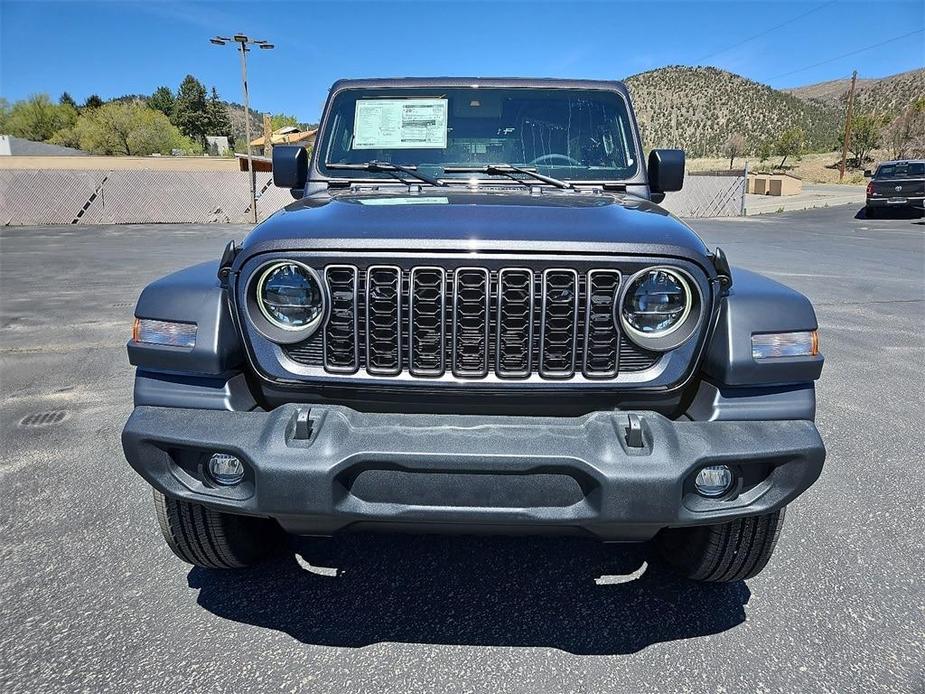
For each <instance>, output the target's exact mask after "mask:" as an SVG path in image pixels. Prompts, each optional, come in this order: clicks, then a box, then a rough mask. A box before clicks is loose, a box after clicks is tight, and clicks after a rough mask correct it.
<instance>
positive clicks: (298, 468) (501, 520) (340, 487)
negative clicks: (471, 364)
mask: <svg viewBox="0 0 925 694" xmlns="http://www.w3.org/2000/svg"><path fill="white" fill-rule="evenodd" d="M300 409H301V410H305V409H307V408H306V407H305V406H301V407H300V406H297V405H285V406H282V407H279V408H277V409H275V410H273V411H272V412H226V411H217V410H189V409H178V408H167V407H137V408H135V411H134V412H133V414H132V416H131V417H130V419H129V421H128V423H127V424H126V426H125V430H124V431H123V433H122V443H123V448H124V450H125V455H126V458H127V459H128V462H129V463H130V464H131V465H132V467H133V468H134V469H135V470H136V471H138V473H139V474H141V476H142V477H144V478H145V479H146V480H147V481H148V482H149V483H150V484H151V485H153V486H154V487H155V488H157V489H158V490H160V491H161V492H163V493H165V494H167V495H168V496H172V497H176V498H180V499H185V500H187V501H192V502H196V503H201V504H204V505H206V506H209V507H212V508H214V509H217V510H221V511H227V512H232V513H241V514H248V515H259V516H268V517H272V518H274V519H276V520H277V521H279V523H280V524H281V525H282V526H283V527H284V528H285V529H286V530H288V531H290V532H293V533H298V534H305V535H330V534H333V533H335V532H337V531H339V530H343V529H347V528H350V529H372V528H380V529H390V530H412V531H416V532H417V531H425V532H426V531H434V532H464V533H468V532H500V533H518V532H524V533H541V534H556V533H562V532H590V533H592V534H594V535H597V536H599V537H600V538H602V539H605V540H645V539H648V538H650V537H652V536H653V535H654V534H655V533H656V532H658V530H660V529H661V528H664V527H668V526H683V525H702V524H710V523H718V522H722V521H724V520H729V519H733V518H736V517H740V516H747V515H754V514H761V513H767V512H770V511H774V510H776V509H778V508H781V507H782V506H784V505H786V504H787V503H789V502H790V501H792V500H793V499H794V498H796V497H797V496H798V495H799V494H801V493H802V492H803V491H805V490H806V489H807V488H808V487H809V486H810V485H811V484H812V483H813V482H814V481H815V480H816V478H817V477H818V476H819V474H820V472H821V470H822V464H823V461H824V459H825V448H824V446H823V443H822V440H821V438H820V437H819V433H818V432H817V431H816V427H815V426H814V424H813V423H812V422H810V421H805V420H794V421H747V422H745V421H743V422H730V421H722V422H691V421H672V420H669V419H667V418H665V417H663V416H661V415H658V414H654V413H651V412H638V413H635V414H637V415H638V416H639V417H640V420H641V422H642V428H643V432H642V433H643V437H642V438H643V446H642V447H641V448H637V447H631V446H630V445H628V443H627V435H626V426H627V422H628V414H627V413H625V412H595V413H592V414H589V415H586V416H583V417H576V418H551V417H501V416H494V417H487V416H458V415H416V414H366V413H360V412H357V411H354V410H351V409H348V408H345V407H337V406H313V407H312V408H311V414H310V421H311V423H312V426H311V430H312V431H311V436H310V437H309V438H308V439H300V438H298V437H297V436H298V435H297V428H296V417H297V414H298V412H299V410H300ZM216 451H220V452H227V453H231V454H233V455H236V456H238V457H239V458H241V459H242V460H244V461H245V463H246V466H247V475H246V477H245V480H244V481H243V482H242V483H241V484H239V485H237V486H235V487H218V486H215V485H212V484H210V482H209V477H208V475H207V474H205V472H204V468H205V462H206V461H207V460H208V458H209V456H210V455H211V453H213V452H216ZM710 464H727V465H730V466H732V467H733V469H734V470H735V471H736V473H737V484H736V487H735V489H734V490H733V491H732V492H730V494H729V495H727V496H726V497H724V498H721V499H712V500H711V499H706V498H703V497H701V496H699V495H697V494H696V492H695V491H694V488H693V478H694V476H695V475H696V472H697V470H698V469H699V468H700V467H702V466H704V465H710Z"/></svg>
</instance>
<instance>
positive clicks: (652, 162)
mask: <svg viewBox="0 0 925 694" xmlns="http://www.w3.org/2000/svg"><path fill="white" fill-rule="evenodd" d="M683 185H684V150H683V149H653V150H652V151H651V152H649V190H650V191H651V192H652V193H656V194H658V195H661V198H660V199H657V200H656V196H652V199H653V200H654V201H655V202H661V201H662V200H664V199H665V195H664V193H670V192H672V191H675V190H681V187H682V186H683Z"/></svg>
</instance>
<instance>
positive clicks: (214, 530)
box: [154, 489, 285, 569]
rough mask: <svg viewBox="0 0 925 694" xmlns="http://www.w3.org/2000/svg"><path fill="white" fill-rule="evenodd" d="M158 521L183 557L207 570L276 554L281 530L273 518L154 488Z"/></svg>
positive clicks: (281, 539) (169, 542) (281, 543)
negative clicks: (181, 497) (228, 510)
mask: <svg viewBox="0 0 925 694" xmlns="http://www.w3.org/2000/svg"><path fill="white" fill-rule="evenodd" d="M154 509H155V511H156V512H157V522H158V525H159V526H160V528H161V533H162V534H163V536H164V540H165V541H166V542H167V546H168V547H170V549H171V550H173V553H174V554H176V555H177V556H178V557H179V558H180V559H182V560H183V561H185V562H187V563H188V564H192V565H194V566H201V567H202V568H204V569H240V568H244V567H247V566H252V565H253V564H256V563H258V562H259V561H261V560H262V559H266V558H268V557H270V556H272V555H273V554H277V553H278V552H280V551H281V549H282V547H283V546H284V544H285V542H284V540H285V536H284V534H283V531H282V529H281V528H280V527H279V526H278V525H277V524H276V523H275V522H274V521H272V520H269V519H266V518H252V517H250V516H237V515H234V514H231V513H221V512H219V511H213V510H212V509H210V508H206V507H205V506H202V505H200V504H194V503H190V502H188V501H181V500H179V499H171V498H170V497H167V496H164V495H163V494H161V493H160V492H159V491H157V490H156V489H155V490H154Z"/></svg>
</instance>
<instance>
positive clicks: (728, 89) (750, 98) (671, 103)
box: [624, 65, 841, 157]
mask: <svg viewBox="0 0 925 694" xmlns="http://www.w3.org/2000/svg"><path fill="white" fill-rule="evenodd" d="M624 82H625V83H626V85H627V87H628V88H629V91H630V95H631V96H632V98H633V105H634V106H635V108H636V116H637V119H638V120H639V125H640V127H641V129H642V133H643V140H644V141H645V146H646V148H647V149H651V148H655V147H680V148H682V149H685V150H686V151H687V153H688V156H691V157H697V156H707V155H712V154H719V153H720V152H721V151H722V146H723V143H724V142H725V141H726V139H727V138H728V137H729V136H730V135H731V134H734V133H739V134H741V135H744V136H745V139H746V142H747V143H748V147H749V149H752V150H753V149H755V148H757V147H758V145H759V144H760V143H761V142H763V141H765V140H770V139H773V138H775V137H777V136H778V135H780V133H781V132H783V131H784V130H786V129H788V128H792V127H801V128H803V131H804V132H805V133H806V141H807V147H808V148H809V149H810V150H815V151H829V150H831V149H833V147H834V145H835V142H836V139H837V133H838V129H839V127H840V123H841V116H840V115H839V109H837V108H836V107H835V106H834V105H830V104H827V103H822V102H818V101H814V100H807V99H802V98H800V97H798V96H794V95H792V94H787V93H785V92H782V91H778V90H776V89H772V88H771V87H769V86H767V85H765V84H760V83H758V82H753V81H752V80H749V79H746V78H745V77H742V76H740V75H736V74H733V73H731V72H726V71H724V70H719V69H717V68H714V67H685V66H680V65H671V66H668V67H663V68H659V69H657V70H650V71H648V72H642V73H639V74H638V75H633V76H631V77H628V78H626V79H625V80H624Z"/></svg>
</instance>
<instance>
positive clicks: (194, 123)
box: [172, 75, 209, 147]
mask: <svg viewBox="0 0 925 694" xmlns="http://www.w3.org/2000/svg"><path fill="white" fill-rule="evenodd" d="M172 121H173V124H174V125H176V126H177V127H178V128H180V132H182V133H183V134H184V135H186V136H187V137H190V138H192V139H194V140H196V141H197V142H199V143H200V144H201V145H202V146H203V147H205V144H206V134H207V133H208V131H209V109H208V102H207V100H206V88H205V85H204V84H203V83H202V82H200V81H199V80H197V79H196V78H195V77H193V76H192V75H187V76H186V77H185V78H184V79H183V81H182V82H181V83H180V89H179V90H178V91H177V99H176V101H175V103H174V108H173V117H172Z"/></svg>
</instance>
